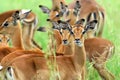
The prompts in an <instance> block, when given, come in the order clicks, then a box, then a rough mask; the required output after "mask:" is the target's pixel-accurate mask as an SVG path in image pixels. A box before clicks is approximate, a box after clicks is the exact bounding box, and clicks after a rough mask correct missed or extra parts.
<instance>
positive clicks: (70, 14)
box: [59, 1, 81, 25]
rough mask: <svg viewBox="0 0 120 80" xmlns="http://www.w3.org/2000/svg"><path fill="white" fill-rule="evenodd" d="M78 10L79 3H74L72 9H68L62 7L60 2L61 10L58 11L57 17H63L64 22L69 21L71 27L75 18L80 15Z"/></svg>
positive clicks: (64, 6)
mask: <svg viewBox="0 0 120 80" xmlns="http://www.w3.org/2000/svg"><path fill="white" fill-rule="evenodd" d="M80 8H81V5H80V2H79V1H76V3H75V6H74V8H73V9H69V8H68V7H67V6H66V5H64V4H63V3H62V2H61V10H60V13H59V16H63V18H64V19H65V20H70V19H71V21H70V22H69V23H70V24H71V25H73V24H74V23H75V21H76V19H77V16H78V15H79V13H80Z"/></svg>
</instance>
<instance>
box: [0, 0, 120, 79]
mask: <svg viewBox="0 0 120 80" xmlns="http://www.w3.org/2000/svg"><path fill="white" fill-rule="evenodd" d="M71 1H72V0H66V2H68V3H69V2H71ZM97 2H98V3H99V4H101V5H102V6H103V7H104V8H105V10H106V22H105V26H104V33H103V37H104V38H106V39H109V40H110V41H112V42H113V43H114V45H115V54H114V55H113V56H112V57H111V58H110V59H109V60H108V61H107V64H106V67H107V68H108V70H110V72H112V73H113V74H114V75H115V77H116V80H120V27H119V26H120V13H119V10H120V1H119V0H97ZM0 3H1V5H0V13H2V12H5V11H7V10H13V9H32V11H33V12H34V13H35V14H36V15H37V16H38V18H39V25H38V27H39V26H46V27H47V26H48V24H49V23H48V22H46V19H47V18H48V16H47V15H46V14H43V13H42V12H41V10H40V9H39V7H38V5H40V4H42V5H46V6H48V7H49V8H51V0H0ZM34 38H35V40H36V41H37V42H38V43H39V44H40V45H41V46H42V47H43V48H44V49H46V46H47V44H48V43H47V42H48V35H47V33H43V32H36V34H35V37H34ZM87 70H88V72H87V78H86V80H100V77H99V75H98V74H97V72H96V70H94V69H93V68H92V66H91V64H90V63H87Z"/></svg>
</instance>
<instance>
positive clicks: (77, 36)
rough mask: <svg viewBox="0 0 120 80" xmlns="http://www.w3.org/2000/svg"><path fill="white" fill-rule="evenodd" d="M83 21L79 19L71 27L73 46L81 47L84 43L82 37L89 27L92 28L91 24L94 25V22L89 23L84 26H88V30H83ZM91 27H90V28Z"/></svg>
mask: <svg viewBox="0 0 120 80" xmlns="http://www.w3.org/2000/svg"><path fill="white" fill-rule="evenodd" d="M84 22H85V20H84V19H80V20H78V21H77V22H76V23H75V25H74V27H73V32H74V42H75V44H77V45H78V46H82V45H83V43H84V42H82V41H83V35H84V34H85V33H86V32H87V31H88V30H89V29H91V27H94V25H93V24H96V20H93V21H91V22H90V23H88V24H87V25H86V26H88V28H84V26H83V24H84ZM90 25H91V26H90Z"/></svg>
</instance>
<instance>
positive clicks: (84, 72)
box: [81, 67, 86, 80]
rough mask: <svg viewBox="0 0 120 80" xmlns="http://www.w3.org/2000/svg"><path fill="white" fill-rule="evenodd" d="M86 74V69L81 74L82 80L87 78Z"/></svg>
mask: <svg viewBox="0 0 120 80" xmlns="http://www.w3.org/2000/svg"><path fill="white" fill-rule="evenodd" d="M85 74H86V68H85V67H84V68H83V70H82V74H81V76H82V80H85V76H86V75H85Z"/></svg>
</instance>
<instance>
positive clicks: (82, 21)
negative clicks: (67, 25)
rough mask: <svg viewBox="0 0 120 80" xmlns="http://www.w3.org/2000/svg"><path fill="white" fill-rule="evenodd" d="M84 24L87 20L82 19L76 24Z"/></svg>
mask: <svg viewBox="0 0 120 80" xmlns="http://www.w3.org/2000/svg"><path fill="white" fill-rule="evenodd" d="M84 22H85V19H80V20H78V21H76V23H75V24H82V25H83V24H84Z"/></svg>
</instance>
